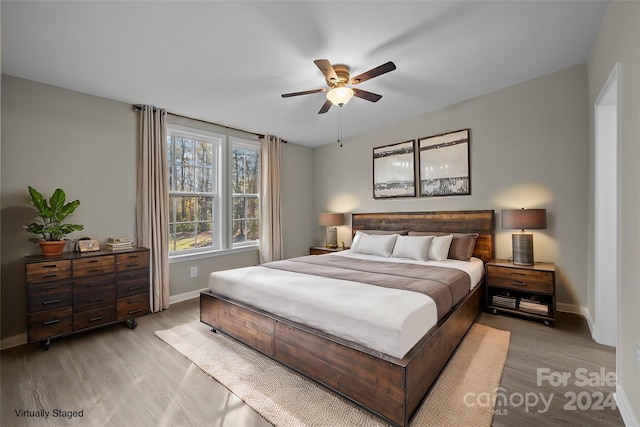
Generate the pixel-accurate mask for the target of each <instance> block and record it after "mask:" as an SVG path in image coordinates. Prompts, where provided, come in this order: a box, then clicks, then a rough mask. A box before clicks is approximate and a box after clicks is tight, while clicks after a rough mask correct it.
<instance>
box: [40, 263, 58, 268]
mask: <svg viewBox="0 0 640 427" xmlns="http://www.w3.org/2000/svg"><path fill="white" fill-rule="evenodd" d="M56 267H58V264H46V265H43V266H42V268H56Z"/></svg>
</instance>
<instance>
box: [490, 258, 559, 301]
mask: <svg viewBox="0 0 640 427" xmlns="http://www.w3.org/2000/svg"><path fill="white" fill-rule="evenodd" d="M487 283H488V284H489V285H493V286H501V287H503V288H509V289H516V290H520V291H532V292H543V293H547V294H552V293H553V273H551V272H548V271H537V270H525V269H518V268H509V267H497V266H492V265H489V266H487Z"/></svg>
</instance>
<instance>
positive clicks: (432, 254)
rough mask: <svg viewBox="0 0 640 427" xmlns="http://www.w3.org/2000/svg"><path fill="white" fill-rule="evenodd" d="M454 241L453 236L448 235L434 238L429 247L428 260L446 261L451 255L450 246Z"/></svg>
mask: <svg viewBox="0 0 640 427" xmlns="http://www.w3.org/2000/svg"><path fill="white" fill-rule="evenodd" d="M452 240H453V234H447V235H446V236H433V240H431V245H429V252H428V253H427V258H428V259H432V260H434V261H444V260H446V259H447V256H448V255H449V246H451V241H452Z"/></svg>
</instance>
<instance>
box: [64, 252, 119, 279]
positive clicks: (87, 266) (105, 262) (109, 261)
mask: <svg viewBox="0 0 640 427" xmlns="http://www.w3.org/2000/svg"><path fill="white" fill-rule="evenodd" d="M114 270H115V264H114V256H113V255H106V256H95V257H90V258H86V259H74V260H73V277H74V278H75V277H84V276H94V275H98V274H105V273H111V272H113V271H114Z"/></svg>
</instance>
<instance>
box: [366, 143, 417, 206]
mask: <svg viewBox="0 0 640 427" xmlns="http://www.w3.org/2000/svg"><path fill="white" fill-rule="evenodd" d="M414 159H415V141H413V140H411V141H405V142H399V143H397V144H391V145H385V146H383V147H377V148H374V149H373V198H374V199H384V198H389V197H415V196H416V172H415V167H414V163H415V160H414Z"/></svg>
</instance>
